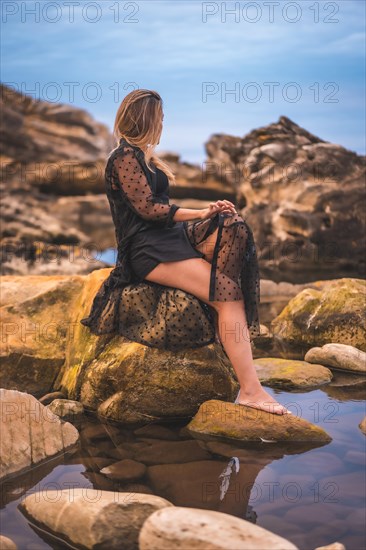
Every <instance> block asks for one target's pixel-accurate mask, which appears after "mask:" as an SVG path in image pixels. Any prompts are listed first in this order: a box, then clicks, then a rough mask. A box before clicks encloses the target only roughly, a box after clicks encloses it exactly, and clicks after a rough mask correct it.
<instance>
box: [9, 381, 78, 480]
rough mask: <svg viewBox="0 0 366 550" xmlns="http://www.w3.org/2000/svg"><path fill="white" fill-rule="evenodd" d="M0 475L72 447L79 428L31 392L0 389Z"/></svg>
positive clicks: (38, 461) (51, 456)
mask: <svg viewBox="0 0 366 550" xmlns="http://www.w3.org/2000/svg"><path fill="white" fill-rule="evenodd" d="M0 405H1V406H0V425H1V438H0V447H1V451H0V479H1V480H4V479H7V478H9V477H12V476H14V475H17V474H20V473H22V472H25V471H27V470H29V469H31V468H32V467H34V466H37V465H38V464H40V463H41V462H43V461H45V460H49V459H50V458H53V457H56V456H58V455H60V454H61V453H64V452H65V451H68V450H70V449H71V448H73V447H74V446H75V445H76V444H77V442H78V440H79V433H78V431H77V429H76V428H75V427H74V426H73V425H72V424H70V423H68V422H63V421H61V420H60V419H59V418H58V416H56V415H55V414H53V413H52V412H51V411H50V410H49V409H48V408H47V407H45V406H44V405H42V403H40V402H39V401H37V399H36V398H35V397H33V396H32V395H29V394H28V393H22V392H19V391H16V390H5V389H0Z"/></svg>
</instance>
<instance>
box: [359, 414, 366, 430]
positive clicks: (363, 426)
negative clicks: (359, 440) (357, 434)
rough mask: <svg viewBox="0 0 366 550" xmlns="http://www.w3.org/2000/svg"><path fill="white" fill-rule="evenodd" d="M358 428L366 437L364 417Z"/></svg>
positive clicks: (365, 419) (365, 420)
mask: <svg viewBox="0 0 366 550" xmlns="http://www.w3.org/2000/svg"><path fill="white" fill-rule="evenodd" d="M358 427H359V428H360V430H361V432H362V433H364V434H365V435H366V416H365V418H364V419H363V420H361V422H360V423H359V425H358Z"/></svg>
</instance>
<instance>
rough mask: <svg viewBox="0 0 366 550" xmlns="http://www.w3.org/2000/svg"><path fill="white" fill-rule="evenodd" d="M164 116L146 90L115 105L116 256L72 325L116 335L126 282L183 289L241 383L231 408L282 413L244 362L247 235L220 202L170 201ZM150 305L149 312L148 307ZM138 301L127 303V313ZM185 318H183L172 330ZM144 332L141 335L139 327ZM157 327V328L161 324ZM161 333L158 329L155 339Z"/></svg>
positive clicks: (252, 274) (251, 291) (249, 273)
mask: <svg viewBox="0 0 366 550" xmlns="http://www.w3.org/2000/svg"><path fill="white" fill-rule="evenodd" d="M163 117H164V114H163V107H162V99H161V97H160V95H159V94H158V93H157V92H154V91H150V90H134V91H133V92H131V93H129V94H128V95H127V96H126V97H125V98H124V100H123V101H122V103H121V105H120V107H119V109H118V112H117V116H116V120H115V128H114V130H115V136H116V138H117V139H118V140H119V146H118V147H117V148H116V149H114V150H113V151H112V152H111V154H110V156H109V158H108V162H107V166H106V191H107V195H108V199H109V202H110V206H111V211H112V217H113V221H114V224H115V227H116V237H117V244H118V255H119V256H118V259H117V265H116V268H115V270H113V272H112V274H111V277H110V278H109V279H108V280H107V281H105V283H104V284H103V285H102V288H101V289H100V290H99V291H98V294H97V296H96V298H95V300H94V303H93V307H92V311H91V313H90V315H89V317H88V318H85V319H82V321H81V322H82V323H83V324H84V325H85V326H88V327H90V329H91V330H92V331H93V332H94V333H95V334H100V333H101V332H100V331H99V332H98V330H99V328H98V327H100V326H101V324H103V323H104V324H105V325H108V326H110V327H111V329H113V330H115V331H117V332H118V327H119V324H118V303H123V302H120V300H121V289H122V288H123V287H124V286H125V287H126V285H128V284H129V282H142V281H145V282H146V281H150V283H154V284H155V286H154V288H157V289H163V288H165V287H173V288H176V289H182V290H183V291H185V292H187V293H191V294H192V295H193V296H195V297H196V298H197V299H198V300H200V301H201V302H203V303H204V304H207V305H208V306H209V307H210V308H212V311H213V315H214V317H215V328H216V334H217V338H220V340H221V343H222V345H223V347H224V350H225V352H226V354H227V356H228V358H229V360H230V361H231V363H232V365H233V367H234V369H235V372H236V374H237V377H238V381H239V383H240V391H239V394H238V397H237V399H236V403H239V404H248V405H249V406H252V407H254V408H260V409H263V410H266V411H268V412H273V413H275V414H285V413H287V412H289V411H287V409H286V408H285V407H283V406H282V405H281V404H279V403H278V402H277V401H275V399H274V398H273V397H272V396H271V395H270V394H268V393H267V392H266V391H265V389H264V388H263V387H262V386H261V383H260V381H259V379H258V376H257V373H256V370H255V367H254V364H253V357H252V350H251V345H250V337H249V327H251V329H252V330H254V331H256V332H257V333H258V332H259V320H258V310H257V306H258V302H259V273H258V266H257V257H256V250H255V244H254V240H253V234H252V231H251V229H250V227H249V226H248V224H247V223H246V222H245V221H244V220H243V218H242V217H241V216H240V215H239V214H238V213H237V212H236V210H235V206H234V204H232V203H231V202H230V201H228V200H219V201H216V202H213V203H210V205H209V206H208V207H207V208H202V209H191V208H183V207H180V206H178V205H176V204H174V203H173V204H172V203H170V201H169V182H174V180H175V178H174V174H173V173H172V172H171V170H170V168H169V166H168V165H167V164H166V163H165V162H163V161H162V160H161V159H159V158H158V157H157V156H156V155H154V154H153V153H154V148H155V147H156V145H157V144H158V143H159V142H160V136H161V133H162V128H163ZM118 287H120V288H118ZM156 297H157V299H158V297H159V290H158V291H157V294H156ZM131 300H133V299H132V298H131ZM149 300H150V302H149V304H150V308H154V307H156V306H157V302H156V303H154V302H153V301H151V296H150V298H149ZM137 304H138V302H133V301H132V302H129V313H130V312H131V313H130V315H132V316H133V315H134V308H135V311H136V310H137V309H138V307H139V306H140V305H141V304H138V305H137ZM120 307H121V306H120ZM157 309H158V308H157ZM157 309H153V310H152V309H150V311H154V312H156V311H157ZM210 311H211V310H210ZM188 321H190V322H192V321H191V319H189V320H188V319H186V318H185V317H184V313H182V316H181V318H180V321H179V322H180V324H181V326H182V327H183V326H184V325H185V322H187V323H188ZM144 326H145V327H146V330H149V324H148V322H147V324H145V325H144ZM161 326H163V327H165V326H166V325H165V324H164V319H162V322H161ZM154 330H155V326H154ZM165 330H167V331H169V327H167V328H166V329H165ZM164 336H165V335H164V332H161V335H160V339H161V341H163V339H164ZM197 338H198V337H197ZM194 339H195V335H193V337H192V341H194ZM136 340H137V341H139V338H138V335H137V334H136ZM201 345H202V344H201ZM160 347H161V346H160Z"/></svg>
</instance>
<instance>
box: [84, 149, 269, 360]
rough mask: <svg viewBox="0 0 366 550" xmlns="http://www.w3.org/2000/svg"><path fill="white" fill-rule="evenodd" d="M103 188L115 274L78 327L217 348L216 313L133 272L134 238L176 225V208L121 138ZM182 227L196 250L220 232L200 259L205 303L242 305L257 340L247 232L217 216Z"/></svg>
mask: <svg viewBox="0 0 366 550" xmlns="http://www.w3.org/2000/svg"><path fill="white" fill-rule="evenodd" d="M105 182H106V193H107V197H108V200H109V204H110V209H111V213H112V218H113V222H114V225H115V233H116V240H117V250H118V256H117V261H116V266H115V268H114V269H112V270H111V272H110V274H109V276H108V277H107V278H106V279H105V280H104V281H103V283H102V285H101V286H100V288H99V290H98V292H97V293H96V295H95V296H94V299H93V303H92V307H91V309H90V313H89V315H88V317H84V318H83V319H81V321H80V322H81V323H82V324H83V325H84V326H86V327H88V328H89V329H90V331H91V332H92V333H93V334H96V335H102V334H119V335H121V336H124V337H126V338H128V339H129V340H132V341H135V342H139V343H142V344H145V345H148V346H151V347H157V348H161V349H167V350H184V349H186V348H196V347H199V346H204V345H207V344H209V343H212V342H214V341H215V323H214V319H215V315H214V310H213V308H212V307H211V306H209V305H208V304H206V303H205V302H202V301H201V300H199V299H198V298H197V297H195V296H194V295H192V294H190V293H188V292H185V291H183V290H181V289H179V288H172V287H167V286H164V285H160V284H158V283H153V282H151V281H147V280H146V279H144V280H142V281H141V280H139V278H138V277H137V276H136V274H135V273H134V271H133V269H132V267H131V262H130V260H129V254H130V246H131V238H132V236H133V235H134V234H136V232H138V231H139V230H141V229H146V228H147V229H148V228H150V227H151V228H154V229H156V228H158V227H162V228H164V229H165V230H166V228H170V227H173V226H174V225H175V224H176V222H174V220H173V216H174V213H175V212H176V210H178V209H179V208H180V207H179V206H178V205H176V204H174V203H173V204H172V203H171V202H170V200H169V194H168V189H166V190H165V191H164V190H161V189H160V190H159V189H158V187H157V183H156V178H155V179H154V177H153V175H152V173H151V172H150V171H149V170H148V168H147V166H146V164H145V162H144V159H143V154H142V151H141V150H140V149H139V148H136V147H135V146H131V144H128V143H127V142H126V141H125V140H124V139H122V140H121V142H120V146H119V147H118V148H117V149H115V150H114V151H113V152H112V153H111V155H110V157H109V159H108V162H107V165H106V171H105ZM183 225H184V230H185V231H186V233H187V236H188V239H189V241H190V242H191V244H192V246H193V247H194V248H195V247H196V246H197V245H198V244H200V243H205V242H206V240H207V239H208V237H209V236H210V235H211V234H212V233H213V232H215V230H216V229H217V233H216V235H217V236H216V238H214V243H213V245H212V244H210V245H209V244H207V246H206V247H203V251H204V258H205V259H206V260H207V261H209V262H210V263H211V266H212V267H211V276H210V286H209V289H208V290H209V300H210V301H237V300H244V308H245V314H246V320H247V323H248V329H249V334H250V337H251V338H253V337H256V336H258V335H259V334H260V325H259V314H258V308H259V301H260V279H259V268H258V260H257V254H256V246H255V243H254V238H253V233H252V230H251V228H250V226H249V225H248V224H247V223H246V221H245V220H244V219H243V218H242V217H241V216H240V215H239V214H235V215H233V216H226V215H223V214H216V215H215V216H214V217H213V218H211V219H208V220H199V221H189V222H183ZM207 242H208V241H207ZM162 246H164V243H163V242H162ZM167 261H168V260H167Z"/></svg>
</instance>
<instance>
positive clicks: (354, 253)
mask: <svg viewBox="0 0 366 550" xmlns="http://www.w3.org/2000/svg"><path fill="white" fill-rule="evenodd" d="M205 148H206V152H207V164H208V166H210V173H211V174H212V175H213V176H215V175H216V178H217V179H219V180H221V181H222V182H223V183H226V184H228V185H230V186H231V187H232V188H233V189H234V190H236V196H237V203H238V205H239V207H240V208H244V207H245V211H244V212H243V215H244V217H245V218H246V219H247V221H248V223H249V224H250V225H251V227H252V229H253V232H254V236H255V239H256V243H257V247H258V249H259V250H260V251H261V254H260V256H261V272H262V273H263V276H264V277H265V278H266V279H272V280H274V281H287V282H291V283H304V282H306V281H309V280H316V279H326V278H328V279H329V278H335V277H357V278H361V277H362V276H363V274H364V273H365V244H364V238H363V236H364V235H365V222H366V217H365V212H364V208H362V206H361V205H363V204H364V202H365V190H366V188H365V183H364V182H365V164H366V163H365V156H361V155H358V154H357V153H355V152H353V151H349V150H347V149H346V148H344V147H342V146H341V145H338V144H333V143H329V142H327V141H324V140H323V139H321V138H320V137H318V136H315V135H313V134H311V133H310V132H308V131H307V130H305V129H304V128H302V127H301V126H299V125H298V124H296V123H295V122H294V121H293V120H291V119H289V118H288V117H286V116H280V117H279V119H278V121H277V122H274V123H271V124H268V125H266V126H263V127H260V128H255V129H254V130H252V131H250V132H249V133H247V134H246V135H245V136H243V137H237V136H230V135H227V134H213V135H212V136H210V138H209V140H208V141H207V142H206V143H205ZM335 341H338V340H335Z"/></svg>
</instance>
